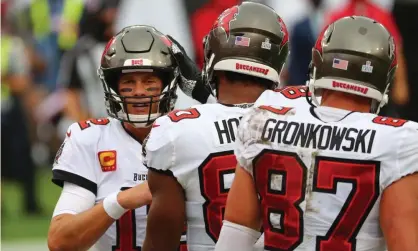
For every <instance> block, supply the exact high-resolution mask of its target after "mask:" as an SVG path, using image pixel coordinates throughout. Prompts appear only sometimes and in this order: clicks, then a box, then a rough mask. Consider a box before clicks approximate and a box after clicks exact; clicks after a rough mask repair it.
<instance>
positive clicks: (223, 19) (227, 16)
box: [212, 6, 238, 38]
mask: <svg viewBox="0 0 418 251" xmlns="http://www.w3.org/2000/svg"><path fill="white" fill-rule="evenodd" d="M237 16H238V6H233V7H231V8H229V9H226V10H225V11H224V12H222V14H221V15H220V16H219V18H218V19H217V20H216V21H215V23H214V24H213V27H212V30H213V29H215V28H222V29H223V30H224V31H225V33H226V37H227V38H229V30H230V23H231V22H232V21H234V20H236V18H237Z"/></svg>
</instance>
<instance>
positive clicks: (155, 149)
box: [143, 116, 188, 186]
mask: <svg viewBox="0 0 418 251" xmlns="http://www.w3.org/2000/svg"><path fill="white" fill-rule="evenodd" d="M173 126H177V125H176V124H174V123H173V122H172V121H171V120H170V119H169V118H168V117H166V116H163V117H160V118H158V119H157V120H156V122H155V123H154V125H153V128H152V130H151V133H150V134H149V136H148V139H147V141H146V142H145V143H144V145H143V149H145V150H144V165H145V166H147V167H148V168H149V169H151V170H154V171H157V172H162V173H166V174H169V175H171V176H174V177H175V178H176V179H177V181H178V182H179V183H180V184H181V185H182V186H184V184H185V182H186V177H185V176H186V175H185V172H188V169H184V168H181V166H179V164H178V163H177V160H178V159H179V158H181V156H180V155H182V153H183V152H182V151H181V148H182V147H181V145H179V144H178V140H176V138H177V135H176V133H175V132H176V130H173ZM184 140H185V141H187V139H186V138H185V139H184ZM179 149H180V150H179Z"/></svg>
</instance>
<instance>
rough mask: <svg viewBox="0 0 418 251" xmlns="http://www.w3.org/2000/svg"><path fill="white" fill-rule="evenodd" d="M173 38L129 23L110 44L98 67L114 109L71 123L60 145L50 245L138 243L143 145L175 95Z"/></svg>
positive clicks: (143, 199)
mask: <svg viewBox="0 0 418 251" xmlns="http://www.w3.org/2000/svg"><path fill="white" fill-rule="evenodd" d="M171 46H172V43H171V41H170V40H169V39H168V38H167V37H166V36H165V35H163V34H161V33H160V32H158V31H157V30H156V29H154V28H153V27H149V26H130V27H127V28H125V29H123V30H122V31H121V32H119V33H118V34H117V35H116V36H115V37H114V38H112V39H111V40H110V41H109V43H108V44H107V46H106V48H105V50H104V52H103V55H102V59H101V66H100V68H99V70H98V74H99V77H100V79H101V80H102V83H103V88H104V97H105V105H106V109H107V112H108V114H109V117H108V118H100V119H89V120H87V121H82V122H79V123H74V124H73V125H71V126H70V127H69V129H68V131H67V135H66V139H65V140H64V143H63V144H62V146H61V148H60V150H59V151H58V153H57V156H56V159H55V163H54V167H53V170H52V172H53V182H54V183H56V184H57V185H59V186H62V187H63V190H62V193H61V196H60V198H59V200H58V202H57V205H56V208H55V211H54V213H53V219H52V221H51V225H50V229H49V234H48V246H49V248H50V250H87V249H89V248H90V247H91V246H92V245H94V248H95V250H117V251H125V250H130V251H131V250H141V246H142V244H143V240H144V237H145V227H146V216H147V208H146V207H144V205H146V204H149V203H150V201H151V194H150V193H149V190H148V186H147V182H146V180H147V169H146V168H145V167H144V166H143V165H142V154H141V152H142V151H141V145H142V142H143V141H144V139H145V138H146V137H147V135H148V133H149V131H150V130H151V124H152V122H154V120H155V119H156V118H158V117H159V116H162V115H164V114H166V113H167V112H169V111H171V110H172V109H173V106H174V103H175V101H176V95H175V92H176V88H177V82H178V80H179V70H178V64H177V62H176V60H175V58H174V57H173V54H172V51H171V49H170V48H171ZM98 91H100V90H98ZM130 187H132V188H130ZM129 188H130V189H129ZM120 190H123V191H120ZM178 240H180V238H179V239H178Z"/></svg>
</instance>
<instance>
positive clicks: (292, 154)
mask: <svg viewBox="0 0 418 251" xmlns="http://www.w3.org/2000/svg"><path fill="white" fill-rule="evenodd" d="M266 154H273V155H278V156H290V157H294V158H295V160H296V161H297V163H298V164H299V166H300V167H301V170H302V175H303V176H302V189H301V195H300V198H299V199H298V200H296V201H295V202H293V203H292V204H293V207H294V208H295V209H296V210H297V211H298V213H299V215H300V216H303V213H304V212H303V210H302V208H301V207H300V204H301V203H302V202H303V201H304V200H305V197H306V179H307V173H308V170H307V168H306V166H305V165H304V163H303V161H302V160H301V159H300V157H299V155H298V154H297V153H295V152H286V151H281V150H274V149H263V150H262V151H261V152H260V153H259V154H257V156H256V157H255V158H254V159H253V162H252V164H253V174H254V181H255V183H256V188H257V193H258V195H259V196H260V198H261V200H260V203H261V202H262V201H263V200H264V198H263V197H262V196H261V194H260V192H259V190H258V185H257V170H256V166H257V163H258V161H259V160H260V158H262V157H263V156H265V155H266ZM268 171H270V170H268ZM281 172H283V173H286V176H284V177H283V179H282V180H285V178H287V171H284V170H283V171H277V170H276V173H281ZM270 177H271V173H269V172H268V177H267V179H268V180H269V178H270ZM287 185H288V184H287V179H286V180H285V184H284V185H282V188H283V190H285V191H284V192H283V191H280V192H281V193H278V192H274V193H273V194H275V195H286V187H287ZM270 191H274V190H271V189H270V186H268V190H267V192H270ZM273 211H274V212H278V213H280V215H281V217H280V225H281V226H284V224H285V212H284V211H283V210H277V209H276V210H273ZM273 211H272V210H271V209H270V210H267V216H264V217H267V222H268V224H269V226H270V229H269V230H270V231H272V232H275V233H279V234H284V231H285V228H284V227H283V228H282V229H280V230H277V229H276V228H274V227H273V225H272V223H271V221H270V217H269V216H270V213H272V212H273ZM263 221H264V219H263ZM263 225H264V223H263ZM299 226H300V230H299V236H298V240H297V241H296V242H295V243H294V244H292V246H290V247H289V248H287V249H286V250H287V251H292V250H294V249H296V248H297V247H298V246H299V245H300V244H301V243H302V242H303V236H304V228H303V226H304V218H303V217H299ZM264 234H266V231H265V229H264ZM264 248H265V249H266V250H271V251H276V250H277V251H281V250H282V249H280V248H275V247H272V246H267V245H265V247H264Z"/></svg>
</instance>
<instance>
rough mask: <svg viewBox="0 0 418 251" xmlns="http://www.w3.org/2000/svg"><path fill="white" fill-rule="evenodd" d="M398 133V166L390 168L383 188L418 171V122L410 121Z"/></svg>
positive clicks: (383, 182) (383, 181)
mask: <svg viewBox="0 0 418 251" xmlns="http://www.w3.org/2000/svg"><path fill="white" fill-rule="evenodd" d="M398 133H399V134H400V135H399V136H400V139H401V141H400V142H399V148H398V151H397V152H396V153H395V154H396V156H394V157H395V158H396V162H394V163H396V166H394V167H391V168H390V170H392V172H391V173H390V174H387V175H384V177H385V178H384V180H382V186H383V187H382V188H383V189H385V188H386V187H388V186H389V185H391V184H392V183H393V182H396V181H397V180H399V179H401V178H402V177H404V176H407V175H409V174H413V173H416V172H418V124H417V123H415V122H412V121H408V122H407V123H406V124H405V125H404V126H403V127H400V128H399V132H398Z"/></svg>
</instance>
